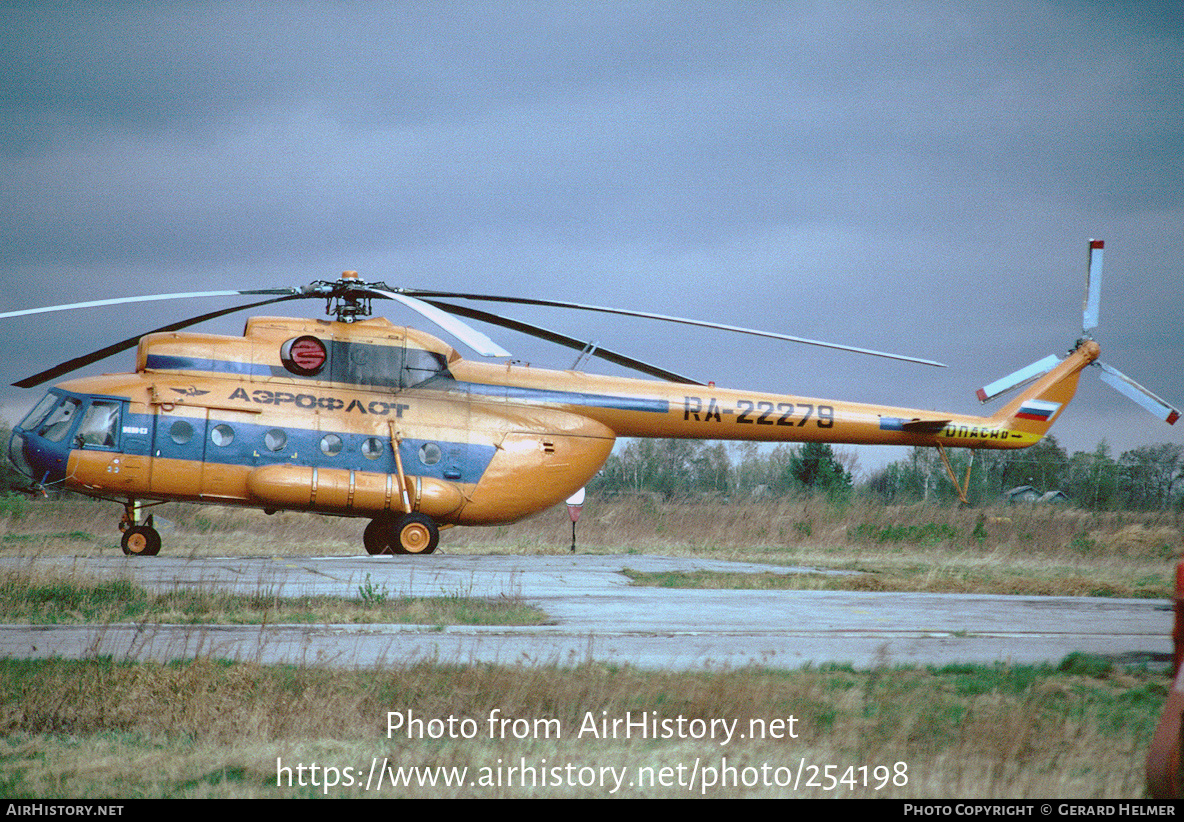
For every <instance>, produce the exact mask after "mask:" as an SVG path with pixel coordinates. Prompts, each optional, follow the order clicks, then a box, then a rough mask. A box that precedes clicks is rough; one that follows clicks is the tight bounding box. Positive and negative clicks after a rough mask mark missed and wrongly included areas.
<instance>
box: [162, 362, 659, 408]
mask: <svg viewBox="0 0 1184 822" xmlns="http://www.w3.org/2000/svg"><path fill="white" fill-rule="evenodd" d="M147 367H148V368H149V369H152V370H160V371H210V372H213V373H217V374H235V375H244V376H255V377H272V376H276V372H277V371H278V372H280V373H282V374H283V376H284V377H285V378H288V379H292V380H293V381H311V380H314V379H317V378H316V377H299V376H297V375H295V374H289V373H287V372H285V371H284V370H283V369H282V368H277V367H275V366H267V365H257V364H252V363H244V362H232V361H230V360H210V359H200V358H197V357H175V356H170V355H164V354H150V355H149V356H148V360H147ZM321 379H324V378H323V377H322V378H321ZM359 387H360V388H363V389H369V390H373V387H372V386H362V385H359ZM414 387H415V388H423V389H435V390H443V391H461V392H466V393H468V394H471V395H473V396H479V397H489V398H491V399H506V400H511V401H514V402H527V403H548V404H554V405H570V406H575V407H580V408H610V409H614V410H618V411H641V412H646V413H652V414H668V413H670V401H669V400H664V399H650V398H647V397H617V396H613V395H611V394H591V393H588V392H585V391H557V390H554V389H549V388H527V387H523V386H506V385H491V384H485V383H473V382H457V381H455V380H453V379H451V378H449V377H447V376H436V377H433V378H431V379H429V380H427V381H426V382H423V383H420V384H419V385H417V386H414Z"/></svg>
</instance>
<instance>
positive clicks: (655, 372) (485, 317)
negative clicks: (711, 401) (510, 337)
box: [425, 300, 703, 385]
mask: <svg viewBox="0 0 1184 822" xmlns="http://www.w3.org/2000/svg"><path fill="white" fill-rule="evenodd" d="M425 302H428V303H430V304H431V305H434V306H436V307H437V308H439V309H442V310H444V311H447V312H449V313H454V314H459V315H460V316H462V317H468V318H469V319H470V320H480V321H481V322H487V323H489V324H491V325H500V326H501V327H502V328H508V329H510V330H511V331H519V332H521V333H523V334H529V335H531V336H532V337H538V338H539V339H540V340H546V341H547V342H552V343H556V344H558V345H562V346H566V347H567V348H571V349H574V350H576V351H583V350H585V349H587V348H588V345H589V344H588V343H586V342H584V341H583V340H577V339H576V338H575V337H569V336H567V335H566V334H560V333H559V332H558V331H551V330H550V329H547V328H543V327H542V326H538V325H531V324H530V323H524V322H520V321H518V320H511V319H509V318H507V317H500V316H498V315H497V314H490V313H488V312H486V311H481V310H479V309H476V308H468V307H467V306H463V305H454V304H453V303H445V302H440V301H438V300H426V301H425ZM591 356H593V357H599V358H600V359H602V360H607V361H608V362H611V363H614V364H616V365H622V366H624V367H625V368H632V369H633V370H635V371H640V372H641V373H642V374H649V375H650V376H651V377H657V378H658V379H661V380H667V381H669V382H677V383H685V384H687V385H702V384H703V383H701V382H699V381H698V380H692V379H691V378H690V377H684V376H682V375H681V374H676V373H674V372H673V371H667V370H666V369H664V368H659V367H658V366H656V365H650V364H649V363H647V362H642V361H641V360H635V359H633V358H632V357H629V356H626V355H625V354H620V353H617V352H616V351H613V350H611V349H608V348H600V347H597V348H596V349H595V350H594V351H592V354H591Z"/></svg>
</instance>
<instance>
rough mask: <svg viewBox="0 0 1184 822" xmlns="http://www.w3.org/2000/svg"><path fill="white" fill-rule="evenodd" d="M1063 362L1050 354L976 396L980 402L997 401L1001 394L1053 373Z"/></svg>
mask: <svg viewBox="0 0 1184 822" xmlns="http://www.w3.org/2000/svg"><path fill="white" fill-rule="evenodd" d="M1060 362H1061V359H1060V357H1058V356H1057V355H1056V354H1049V355H1048V356H1047V357H1045V358H1044V359H1042V360H1039V361H1038V362H1034V363H1032V364H1031V365H1028V366H1025V367H1023V368H1021V369H1020V370H1019V371H1013V372H1012V373H1010V374H1008V375H1007V376H1006V377H1002V378H1000V379H997V380H995V381H994V382H993V383H991V384H990V385H984V386H983V387H982V388H980V389H979V390H978V391H976V392H975V394H976V395H977V396H978V400H979V402H987V401H989V400H993V399H995V397H998V396H999V395H1000V394H1006V393H1007V392H1008V391H1010V390H1012V389H1013V388H1019V387H1020V386H1021V385H1024V384H1026V383H1030V382H1032V380H1035V379H1036V378H1038V377H1043V376H1044V375H1045V374H1047V373H1048V372H1049V371H1052V370H1053V369H1054V368H1056V367H1057V365H1059V364H1060Z"/></svg>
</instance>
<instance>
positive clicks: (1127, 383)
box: [1094, 360, 1180, 425]
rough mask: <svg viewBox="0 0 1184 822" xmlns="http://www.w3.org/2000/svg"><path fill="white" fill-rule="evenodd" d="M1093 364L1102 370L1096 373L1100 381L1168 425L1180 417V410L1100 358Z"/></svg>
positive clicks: (1173, 423) (1174, 422)
mask: <svg viewBox="0 0 1184 822" xmlns="http://www.w3.org/2000/svg"><path fill="white" fill-rule="evenodd" d="M1094 365H1096V366H1097V367H1098V368H1100V369H1101V370H1102V373H1101V374H1099V375H1098V376H1099V377H1100V379H1101V380H1102V382H1104V383H1106V384H1107V385H1109V386H1110V387H1111V388H1113V389H1114V390H1115V391H1117V392H1118V393H1120V394H1122V395H1123V396H1125V397H1126V398H1127V399H1130V400H1133V401H1134V402H1136V403H1138V404H1139V405H1141V406H1143V407H1144V408H1146V409H1147V410H1148V411H1150V412H1151V413H1152V414H1154V415H1155V416H1157V417H1159V418H1160V419H1161V420H1163V421H1164V422H1166V423H1167V424H1168V425H1175V424H1176V420H1178V419H1180V412H1179V411H1178V410H1176V409H1175V408H1173V407H1172V406H1170V405H1168V404H1167V403H1166V402H1164V401H1163V400H1162V399H1160V398H1159V397H1157V396H1155V395H1154V394H1152V393H1151V392H1150V391H1148V390H1147V389H1146V388H1144V387H1143V386H1141V385H1139V384H1138V383H1137V382H1135V381H1134V380H1132V379H1131V378H1130V377H1128V376H1127V375H1126V374H1123V373H1122V372H1121V371H1119V370H1118V369H1117V368H1113V367H1111V366H1109V365H1106V363H1104V362H1102V361H1100V360H1098V361H1095V362H1094Z"/></svg>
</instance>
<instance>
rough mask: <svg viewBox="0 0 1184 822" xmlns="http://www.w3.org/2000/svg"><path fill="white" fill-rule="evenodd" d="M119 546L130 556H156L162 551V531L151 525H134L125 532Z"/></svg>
mask: <svg viewBox="0 0 1184 822" xmlns="http://www.w3.org/2000/svg"><path fill="white" fill-rule="evenodd" d="M119 547H121V548H122V549H123V552H124V553H125V554H127V555H128V556H146V557H154V556H156V555H157V554H159V553H160V533H159V532H157V530H156V529H155V528H153V527H151V526H149V525H133V526H132V527H131V528H128V529H127V530H126V531H124V532H123V539H121V540H120V541H119Z"/></svg>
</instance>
